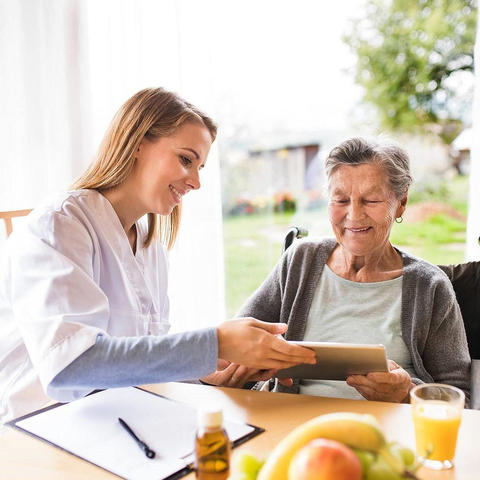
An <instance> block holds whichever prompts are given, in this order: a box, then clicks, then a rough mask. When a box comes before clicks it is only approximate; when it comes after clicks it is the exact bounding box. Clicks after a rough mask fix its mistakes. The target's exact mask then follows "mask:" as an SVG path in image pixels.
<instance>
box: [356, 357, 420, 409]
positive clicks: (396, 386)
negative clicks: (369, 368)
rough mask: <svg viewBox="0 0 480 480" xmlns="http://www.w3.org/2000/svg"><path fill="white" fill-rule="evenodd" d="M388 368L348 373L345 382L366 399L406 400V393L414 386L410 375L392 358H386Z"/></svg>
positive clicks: (398, 401) (397, 401)
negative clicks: (354, 373)
mask: <svg viewBox="0 0 480 480" xmlns="http://www.w3.org/2000/svg"><path fill="white" fill-rule="evenodd" d="M388 369H389V370H390V371H389V372H371V373H368V374H367V375H350V376H349V377H348V378H347V384H348V385H350V386H351V387H354V388H355V389H356V390H357V391H358V392H359V393H360V394H361V395H362V396H363V397H364V398H366V399H367V400H379V401H382V402H396V403H401V402H408V400H409V397H408V394H409V392H410V390H411V389H412V388H413V387H414V386H415V385H414V384H413V383H412V379H411V378H410V375H409V374H408V372H407V371H406V370H404V369H403V368H402V367H401V366H400V365H398V364H397V363H396V362H394V361H393V360H388Z"/></svg>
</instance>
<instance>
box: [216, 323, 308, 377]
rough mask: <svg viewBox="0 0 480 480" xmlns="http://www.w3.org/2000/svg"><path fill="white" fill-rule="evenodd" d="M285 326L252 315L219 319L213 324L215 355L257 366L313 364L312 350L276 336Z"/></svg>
mask: <svg viewBox="0 0 480 480" xmlns="http://www.w3.org/2000/svg"><path fill="white" fill-rule="evenodd" d="M286 330H287V325H286V324H285V323H268V322H261V321H259V320H255V319H254V318H238V319H235V320H230V321H228V322H223V323H222V324H220V325H219V326H218V327H217V335H218V357H219V358H223V359H225V360H228V361H230V362H231V363H238V364H242V365H244V366H246V367H253V368H256V369H259V370H261V369H266V370H272V369H276V370H279V369H281V368H289V367H293V366H294V365H299V364H300V363H310V364H315V363H316V360H315V352H313V351H312V350H310V349H308V348H304V347H300V346H299V345H293V344H291V343H288V342H286V341H285V340H284V339H283V338H277V337H276V335H278V334H282V333H284V332H285V331H286Z"/></svg>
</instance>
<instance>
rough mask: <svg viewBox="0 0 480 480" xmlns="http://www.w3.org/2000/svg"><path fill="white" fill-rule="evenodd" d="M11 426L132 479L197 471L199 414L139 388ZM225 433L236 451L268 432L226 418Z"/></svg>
mask: <svg viewBox="0 0 480 480" xmlns="http://www.w3.org/2000/svg"><path fill="white" fill-rule="evenodd" d="M118 417H122V418H124V419H125V420H126V422H127V423H128V424H129V425H130V426H131V427H132V429H133V430H134V431H135V433H136V434H138V436H139V437H140V438H141V439H142V440H143V441H145V443H147V444H148V445H149V446H150V447H151V448H152V449H153V450H155V451H156V452H157V455H156V456H155V458H154V459H149V458H147V457H146V456H145V454H144V452H142V450H141V449H140V448H138V446H137V445H136V444H135V442H133V441H132V439H131V438H130V437H129V436H128V434H127V433H126V432H125V431H124V430H123V428H122V427H121V426H120V423H119V422H118ZM7 425H8V426H10V427H12V428H16V429H18V430H21V431H23V432H25V433H27V434H29V435H32V436H33V437H36V438H38V439H39V440H42V441H45V442H47V443H49V444H51V445H53V446H55V447H57V448H60V449H62V450H64V451H66V452H68V453H70V454H72V455H75V456H76V457H78V458H81V459H83V460H86V461H88V462H90V463H92V464H94V465H96V466H98V467H100V468H103V469H104V470H106V471H108V472H110V473H113V474H114V475H117V476H118V477H120V478H125V479H128V480H137V479H138V480H140V479H142V480H150V479H151V480H154V479H155V480H159V479H168V480H174V479H178V478H181V477H183V476H185V475H187V474H189V473H190V472H192V471H193V448H194V437H195V431H196V428H197V413H196V409H195V408H193V407H192V406H190V405H188V404H185V403H181V402H178V401H175V400H171V399H168V398H166V397H163V396H161V395H158V394H156V393H153V392H149V391H147V390H143V389H142V388H138V387H126V388H116V389H109V390H101V391H98V392H95V393H92V394H90V395H88V396H86V397H84V398H82V399H79V400H75V401H73V402H70V403H57V404H55V405H51V406H48V407H45V408H43V409H41V410H38V411H35V412H33V413H30V414H28V415H25V416H23V417H20V418H17V419H14V420H12V421H10V422H8V423H7ZM224 428H225V429H226V431H227V434H228V436H229V438H230V441H231V442H232V445H233V447H236V446H238V445H240V444H242V443H244V442H246V441H248V440H250V439H251V438H253V437H255V436H257V435H259V434H260V433H262V432H264V431H265V430H264V429H263V428H260V427H256V426H254V425H250V424H246V423H239V422H235V421H232V420H229V419H228V417H226V418H225V421H224Z"/></svg>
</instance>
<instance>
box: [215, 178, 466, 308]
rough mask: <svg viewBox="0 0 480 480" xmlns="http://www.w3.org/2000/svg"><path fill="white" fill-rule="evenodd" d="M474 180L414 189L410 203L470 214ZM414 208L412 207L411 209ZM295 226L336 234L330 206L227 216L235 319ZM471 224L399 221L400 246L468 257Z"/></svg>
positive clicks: (447, 257)
mask: <svg viewBox="0 0 480 480" xmlns="http://www.w3.org/2000/svg"><path fill="white" fill-rule="evenodd" d="M467 194H468V178H466V177H463V178H456V179H455V180H453V181H449V182H448V183H443V184H442V185H440V186H438V187H436V188H430V189H429V191H422V192H420V193H415V192H414V193H413V194H412V195H411V202H409V204H414V203H419V202H425V201H435V202H442V203H446V204H449V205H451V206H453V207H454V208H456V209H457V210H458V211H459V212H461V213H463V214H466V212H467ZM407 208H408V207H407ZM291 225H298V226H302V227H305V228H307V229H308V230H309V232H310V236H315V237H318V236H327V235H328V236H331V235H332V233H331V229H330V226H329V222H328V217H327V212H326V209H319V210H314V211H308V212H297V213H296V214H294V215H293V214H278V213H277V214H274V213H272V214H270V215H267V214H262V215H250V216H238V217H226V218H225V220H224V245H225V271H226V296H227V314H228V316H229V317H232V316H233V315H234V314H235V313H236V311H237V310H238V309H239V308H240V306H241V305H242V303H243V302H244V301H245V300H246V299H247V297H248V296H249V295H250V294H251V293H252V292H253V291H254V290H255V289H256V288H257V287H258V286H259V285H260V283H261V282H262V281H263V279H264V278H265V277H266V276H267V274H268V272H269V271H270V270H271V269H272V267H273V266H274V265H275V263H276V262H277V260H278V258H279V257H280V255H281V249H282V242H283V237H284V236H285V234H286V232H287V231H288V228H289V227H290V226H291ZM465 230H466V224H465V222H463V221H461V220H457V219H455V218H452V217H450V216H448V215H445V214H437V215H434V216H432V217H430V218H427V219H425V220H423V221H418V222H415V223H410V224H408V223H407V222H403V223H400V224H394V227H393V229H392V235H391V240H392V243H393V244H394V245H397V246H399V247H400V248H402V249H404V250H406V251H408V252H410V253H412V254H414V255H417V256H419V257H422V258H424V259H425V260H428V261H429V262H432V263H436V264H438V263H459V262H462V261H463V260H464V248H465Z"/></svg>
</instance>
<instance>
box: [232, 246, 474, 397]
mask: <svg viewBox="0 0 480 480" xmlns="http://www.w3.org/2000/svg"><path fill="white" fill-rule="evenodd" d="M336 245H337V242H336V240H335V239H325V240H321V241H298V242H296V243H295V244H294V245H293V246H292V247H290V248H289V249H288V250H287V251H286V252H285V254H284V255H283V256H282V258H281V259H280V260H279V262H278V263H277V265H276V266H275V268H274V269H273V270H272V272H271V273H270V274H269V275H268V277H267V278H266V279H265V280H264V282H263V283H262V285H260V287H259V288H258V289H257V290H256V291H255V292H254V293H253V295H252V296H251V297H250V298H249V299H248V300H247V301H246V302H245V304H244V305H243V307H242V308H241V310H240V315H242V316H252V317H255V318H258V319H260V320H264V321H267V322H285V323H288V325H289V329H288V331H287V333H286V339H287V340H303V339H304V334H305V327H306V325H307V318H308V313H309V311H310V307H311V304H312V299H313V294H314V292H315V289H316V287H317V284H318V282H319V280H320V277H321V275H322V272H323V269H324V266H325V264H326V262H327V260H328V258H329V257H330V255H331V253H332V251H333V249H334V248H335V246H336ZM399 253H400V254H401V256H402V261H403V276H402V280H403V281H402V306H401V310H402V314H401V328H402V337H403V340H404V341H405V343H406V345H407V347H408V350H409V352H410V356H411V358H412V363H413V367H414V369H415V372H416V377H413V378H412V381H413V382H414V383H422V382H439V383H447V384H450V385H455V386H457V387H459V388H461V389H462V390H463V391H464V392H465V393H466V396H467V399H468V398H469V389H470V386H469V378H470V363H471V362H470V356H469V353H468V347H467V338H466V335H465V329H464V326H463V321H462V316H461V313H460V308H459V306H458V303H457V301H456V299H455V292H454V290H453V286H452V284H451V283H450V281H449V280H448V278H447V276H446V275H445V273H443V272H442V271H441V270H440V269H439V268H438V267H436V266H435V265H431V264H429V263H428V262H425V261H424V260H421V259H419V258H416V257H413V256H411V255H408V254H406V253H404V252H401V251H399ZM276 389H277V390H278V391H282V392H289V393H298V391H299V385H298V381H294V384H293V386H292V387H284V386H283V385H278V387H277V388H276Z"/></svg>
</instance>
